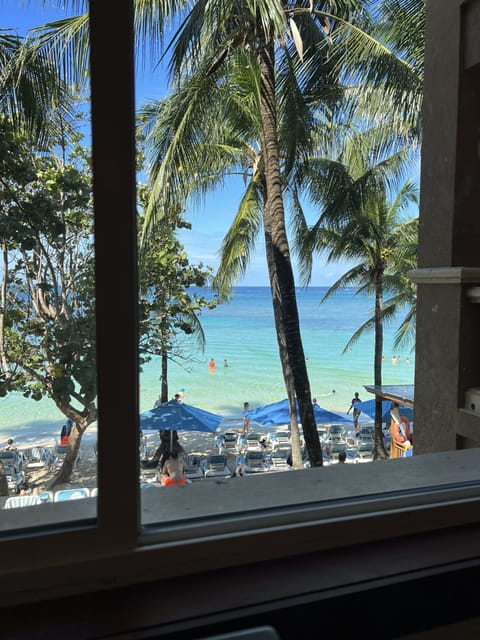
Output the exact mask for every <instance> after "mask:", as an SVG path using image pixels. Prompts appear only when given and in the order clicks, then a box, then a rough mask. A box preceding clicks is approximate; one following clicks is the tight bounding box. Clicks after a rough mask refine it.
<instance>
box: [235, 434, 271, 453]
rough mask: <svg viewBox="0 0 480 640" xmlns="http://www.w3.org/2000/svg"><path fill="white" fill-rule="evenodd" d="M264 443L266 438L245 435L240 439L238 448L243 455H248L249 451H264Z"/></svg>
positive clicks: (256, 435)
mask: <svg viewBox="0 0 480 640" xmlns="http://www.w3.org/2000/svg"><path fill="white" fill-rule="evenodd" d="M262 441H263V442H262ZM265 441H266V437H265V436H264V435H262V434H260V433H246V434H244V435H242V436H241V438H240V446H241V448H242V450H243V452H244V453H248V452H249V451H264V450H265V446H264V443H265Z"/></svg>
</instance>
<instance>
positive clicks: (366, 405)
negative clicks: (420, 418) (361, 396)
mask: <svg viewBox="0 0 480 640" xmlns="http://www.w3.org/2000/svg"><path fill="white" fill-rule="evenodd" d="M391 408H392V402H391V400H382V422H390V421H391V417H390V409H391ZM355 409H360V411H361V412H362V413H365V414H366V415H367V416H370V417H371V418H373V419H375V398H372V399H371V400H365V401H364V402H358V403H357V404H356V405H355ZM399 410H400V415H402V416H405V417H406V418H407V420H409V421H410V422H411V421H412V420H413V409H412V408H411V407H405V406H403V405H400V404H399Z"/></svg>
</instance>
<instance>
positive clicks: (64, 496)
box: [53, 487, 90, 502]
mask: <svg viewBox="0 0 480 640" xmlns="http://www.w3.org/2000/svg"><path fill="white" fill-rule="evenodd" d="M89 496H90V489H87V488H86V487H79V488H78V489H59V490H58V491H55V494H54V496H53V501H54V502H65V501H67V500H79V499H81V498H88V497H89Z"/></svg>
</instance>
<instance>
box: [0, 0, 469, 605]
mask: <svg viewBox="0 0 480 640" xmlns="http://www.w3.org/2000/svg"><path fill="white" fill-rule="evenodd" d="M90 12H91V13H90V19H91V22H90V33H91V85H92V141H93V188H94V212H95V251H96V261H97V274H96V278H97V280H96V289H97V300H96V304H97V307H96V314H97V345H98V347H97V368H98V397H99V403H98V413H99V418H98V422H99V429H98V449H99V451H100V454H99V458H98V486H99V495H98V499H97V515H96V518H95V516H94V515H92V514H91V513H90V514H89V513H88V509H87V510H86V511H85V512H83V510H82V507H81V505H80V504H79V502H77V503H74V504H71V505H68V504H65V505H61V508H63V509H73V508H75V509H79V519H78V522H76V523H75V524H73V525H69V526H67V525H63V526H62V525H57V526H55V528H54V530H53V531H52V532H46V533H42V532H40V531H37V532H35V531H33V530H32V531H25V532H18V531H17V532H12V534H11V535H10V536H6V537H5V538H2V544H3V549H4V558H5V562H4V563H3V564H2V566H1V567H0V575H2V576H3V575H8V576H10V578H11V579H10V580H9V581H7V582H8V591H7V589H6V588H5V587H4V586H2V587H0V589H1V590H2V594H4V595H5V599H4V600H3V602H4V604H10V603H14V602H21V601H29V600H30V599H33V598H35V599H38V598H42V597H49V596H52V595H55V594H59V593H62V594H65V589H67V590H69V592H70V593H80V592H87V591H90V590H94V589H102V588H103V589H105V588H109V587H111V586H112V585H115V586H118V585H124V584H132V583H135V582H140V581H145V580H147V579H159V578H161V577H163V578H165V577H168V576H174V575H189V574H192V573H195V572H197V571H201V570H206V569H207V568H212V567H215V568H222V567H223V568H228V567H234V566H236V565H238V564H243V563H244V562H246V561H248V559H250V560H251V558H252V555H251V554H252V551H253V550H256V556H255V558H256V561H260V560H266V559H272V558H280V557H283V558H287V557H292V556H294V555H296V554H300V553H313V552H316V551H325V550H332V549H335V548H338V547H339V546H342V545H343V546H345V547H346V546H349V545H355V544H366V543H372V542H378V541H379V540H382V539H383V540H386V539H388V538H392V537H397V538H399V539H400V538H402V537H407V536H412V535H413V534H420V533H421V534H427V533H431V534H435V533H436V532H440V535H441V534H442V531H445V530H447V529H449V528H452V527H456V528H457V529H456V530H457V531H458V532H459V535H461V531H462V530H463V528H464V527H465V526H467V525H468V526H470V527H472V526H474V527H476V528H477V529H478V528H479V527H480V522H479V520H480V516H479V513H480V510H479V509H478V506H479V503H480V493H478V491H477V489H478V487H473V488H472V486H468V485H465V486H464V487H463V488H461V487H454V486H452V487H444V488H443V489H442V491H440V489H439V491H438V492H435V491H432V494H431V496H432V498H435V497H436V498H437V499H438V502H437V503H436V504H435V502H429V501H428V500H427V501H425V495H424V496H423V504H422V505H419V504H417V505H415V503H414V502H412V501H411V500H410V498H407V500H408V504H407V503H406V502H405V496H402V495H400V494H399V495H398V496H396V497H395V496H392V497H391V502H390V504H389V505H388V508H387V503H386V502H385V503H384V505H383V507H384V508H382V509H380V510H377V511H376V512H375V509H374V508H373V507H374V506H375V505H374V504H373V503H374V499H373V498H372V497H371V496H370V497H367V498H364V500H363V502H362V506H363V507H364V509H363V510H362V511H361V512H358V513H357V514H355V516H353V515H352V512H351V511H350V512H348V509H349V508H350V507H349V504H348V501H346V502H345V505H344V511H342V510H341V509H339V508H337V510H336V511H335V509H334V508H333V507H332V508H333V511H335V513H333V512H332V515H331V517H330V518H325V513H326V512H325V509H326V510H327V511H328V509H329V508H330V507H329V506H328V505H327V506H325V505H323V506H322V505H320V507H318V506H317V508H316V509H314V508H313V507H312V505H311V504H307V505H303V506H302V505H299V506H298V512H297V514H298V517H297V519H296V521H292V518H289V519H287V520H282V514H281V510H280V511H279V512H278V513H277V514H276V515H275V517H273V514H272V518H271V521H270V525H269V523H268V519H267V520H261V521H260V520H259V521H258V522H257V524H256V525H255V526H253V525H252V522H250V525H252V526H251V528H250V531H247V530H245V529H242V530H238V531H232V530H231V529H230V530H227V529H228V527H227V525H226V522H227V521H226V519H225V518H223V519H222V518H221V519H219V521H218V526H217V529H216V530H213V529H211V528H210V529H209V528H208V527H207V528H205V530H204V531H203V533H202V531H201V527H198V528H196V529H195V537H194V538H192V539H182V540H181V541H179V540H177V542H175V539H174V538H175V533H174V535H173V536H171V537H167V530H168V529H170V530H172V526H171V525H165V524H164V525H161V526H160V527H159V529H158V530H159V532H160V533H155V534H154V535H147V533H145V531H144V529H143V528H142V524H141V498H140V489H139V483H138V477H139V461H138V455H136V452H137V451H138V446H139V429H138V421H139V400H138V347H137V333H136V308H137V275H136V271H137V263H136V255H137V247H136V206H135V202H136V199H135V177H136V174H135V130H134V124H135V117H134V38H133V2H132V0H128V1H126V2H121V3H118V5H117V6H116V8H115V38H116V42H117V43H121V44H122V46H119V47H113V46H112V45H111V42H108V38H105V34H106V33H109V31H110V30H111V28H112V22H111V20H112V14H111V7H109V6H108V3H101V2H96V3H95V2H92V3H91V7H90ZM113 163H115V170H114V171H113V170H112V164H113ZM112 223H113V224H112ZM113 225H114V226H113ZM112 227H113V228H112ZM112 246H114V247H115V249H114V251H112ZM113 273H114V274H115V277H114V278H112V274H113ZM112 327H115V331H113V330H112ZM119 333H120V335H121V340H120V344H119V340H118V337H117V336H118V334H119ZM119 371H122V372H124V375H123V376H122V381H121V384H122V387H121V389H120V390H119V388H118V387H117V386H116V385H114V384H112V381H113V380H115V379H118V372H119ZM119 435H121V437H119ZM435 455H437V454H435ZM449 455H450V457H452V458H453V457H454V456H455V452H451V453H450V454H449ZM459 455H461V452H459ZM472 455H475V454H472ZM437 459H438V460H441V455H439V456H437ZM119 460H121V461H122V462H121V479H120V478H119V472H118V468H119V464H118V461H119ZM413 462H414V464H415V465H417V466H419V465H420V464H421V461H420V462H418V461H413ZM400 464H402V461H400ZM438 467H439V468H440V469H443V467H442V464H441V462H439V464H438ZM382 469H386V465H384V466H383V467H382ZM321 472H322V470H317V469H312V470H309V471H308V472H306V473H308V474H310V475H309V477H310V478H318V477H319V476H318V474H319V473H321ZM359 472H361V473H364V472H363V471H361V470H359ZM298 473H303V472H298ZM382 474H385V477H387V472H385V471H380V469H379V471H378V481H379V482H381V479H382ZM319 482H321V479H319ZM119 488H121V508H119ZM442 492H443V493H442ZM440 493H442V495H441V496H440ZM89 504H90V505H92V504H93V503H92V502H89ZM56 506H57V505H56ZM58 506H59V507H60V505H58ZM336 506H337V507H338V505H336ZM377 506H378V504H377ZM319 509H320V511H321V509H324V511H323V514H324V515H323V518H322V517H321V513H320V511H319ZM82 513H83V515H84V519H83V520H82ZM346 525H348V526H346ZM228 526H230V527H231V523H230V524H229V525H228ZM162 527H163V529H162ZM162 530H163V536H162ZM340 533H341V536H340V535H339V534H340ZM292 535H294V536H295V538H296V542H297V548H295V549H292V547H291V540H292ZM477 539H478V538H477ZM232 541H234V542H235V544H236V547H235V553H234V554H232V551H231V549H232V547H231V544H232ZM475 555H479V552H478V549H477V548H476V545H475V544H474V543H471V544H470V545H469V546H467V547H465V548H464V549H461V546H460V545H459V546H458V547H456V548H455V549H454V550H453V554H452V550H450V549H444V553H443V555H442V554H439V556H438V557H437V560H436V562H437V563H440V562H446V561H447V558H454V560H455V561H458V562H460V561H465V560H467V559H468V558H473V557H475ZM422 562H423V566H425V563H427V564H428V562H430V566H433V564H434V561H433V560H432V559H431V558H429V559H428V561H427V560H423V561H422V560H419V559H418V557H415V558H413V559H412V567H411V568H412V570H413V568H414V565H415V563H416V566H417V569H418V568H419V567H420V566H422ZM212 563H213V564H212ZM404 567H405V570H407V568H408V563H407V564H405V565H404ZM72 571H75V572H76V573H75V575H76V580H75V583H74V584H72V580H71V576H72ZM386 571H388V573H391V568H390V569H388V570H386ZM26 578H28V581H29V582H28V589H25V582H24V581H25V579H26ZM339 580H340V582H339V583H338V586H340V585H341V577H340V578H339ZM5 584H6V583H5ZM33 588H35V589H36V590H37V592H36V594H35V596H33V595H32V589H33Z"/></svg>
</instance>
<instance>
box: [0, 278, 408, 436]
mask: <svg viewBox="0 0 480 640" xmlns="http://www.w3.org/2000/svg"><path fill="white" fill-rule="evenodd" d="M328 289H329V287H326V286H325V287H308V288H303V287H296V294H297V304H298V310H299V317H300V326H301V334H302V343H303V348H304V353H305V357H306V359H307V369H308V374H309V379H310V386H311V393H312V397H316V398H317V400H318V403H319V404H320V406H322V407H324V408H325V409H328V410H330V411H342V412H344V411H347V409H348V407H349V406H350V400H351V399H352V397H353V394H354V392H355V391H358V392H359V393H360V397H361V399H362V400H368V399H370V398H372V397H373V396H372V395H371V394H369V393H367V392H366V391H365V389H364V385H371V384H373V356H374V334H373V331H371V332H369V333H367V334H365V335H364V336H362V337H361V338H360V340H358V342H357V343H356V344H355V345H353V346H352V348H351V350H350V351H347V352H345V353H343V350H344V348H345V345H346V344H347V342H348V340H349V338H350V337H351V336H352V335H353V333H354V332H355V331H356V330H357V329H358V328H359V327H360V326H361V324H363V323H364V322H365V321H366V320H367V319H368V318H369V317H370V315H371V313H372V309H373V299H371V298H370V297H368V296H366V295H364V294H360V295H357V294H355V289H344V290H341V291H339V292H337V293H336V294H335V295H334V296H332V297H331V298H329V299H328V300H327V301H326V302H324V303H321V299H322V298H323V296H324V295H325V293H326V291H328ZM405 313H406V310H405V311H404V313H403V314H401V315H399V317H398V318H397V319H396V321H395V322H391V323H389V324H388V325H386V326H385V335H384V361H383V380H382V381H383V384H412V383H413V381H414V370H415V358H414V353H413V352H412V351H411V349H408V348H404V349H403V350H399V349H394V347H393V340H394V334H395V331H396V329H397V328H398V326H399V324H400V321H401V319H402V318H403V315H404V314H405ZM200 321H201V323H202V326H203V329H204V333H205V341H206V346H205V351H204V352H203V353H202V352H200V351H195V350H193V349H192V348H191V347H189V348H188V351H186V352H185V355H186V356H187V355H189V356H190V357H189V358H187V360H186V361H185V363H184V364H183V365H181V364H178V363H175V362H171V361H170V362H169V370H168V383H169V384H168V389H169V398H173V396H174V394H175V393H177V392H178V391H179V390H180V389H184V391H183V393H184V401H185V403H187V404H191V405H194V406H198V407H200V408H202V409H205V410H207V411H212V412H215V413H218V414H220V415H223V416H225V417H234V416H240V415H241V414H242V412H243V403H244V402H249V405H250V408H251V409H253V408H255V407H259V406H262V405H264V404H269V403H271V402H276V401H278V400H282V399H283V398H285V397H286V391H285V385H284V382H283V376H282V369H281V363H280V357H279V353H278V344H277V338H276V333H275V326H274V318H273V309H272V302H271V293H270V287H269V286H261V285H256V286H246V285H244V286H238V287H234V290H233V295H232V298H231V300H230V301H229V302H228V303H224V304H221V305H219V306H218V307H216V308H215V309H213V310H206V311H203V312H202V314H201V316H200ZM211 358H213V359H214V360H215V363H216V366H215V369H214V370H213V372H211V370H210V368H209V364H208V363H209V361H210V359H211ZM224 359H227V363H228V366H227V367H225V366H224ZM159 378H160V361H159V359H158V358H155V359H154V360H152V362H151V363H149V364H147V365H145V366H144V367H143V371H142V372H141V373H140V375H139V384H140V412H144V411H147V410H148V409H151V408H152V407H153V404H154V402H155V400H156V399H157V398H158V396H159V393H160V379H159ZM118 382H119V384H120V380H119V381H118ZM64 421H65V417H64V416H63V415H62V414H61V413H60V412H59V410H58V409H57V407H56V406H55V404H54V403H53V402H52V401H51V400H49V399H48V398H44V399H43V400H41V401H40V402H35V401H33V400H31V399H26V398H23V396H21V395H19V394H9V395H8V396H6V397H4V398H1V399H0V439H2V440H5V439H7V438H8V437H21V436H22V434H24V435H27V434H31V433H34V432H36V431H39V432H41V433H46V432H48V431H51V432H52V433H55V432H56V431H57V430H58V432H59V430H60V428H61V426H62V424H63V422H64Z"/></svg>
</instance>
